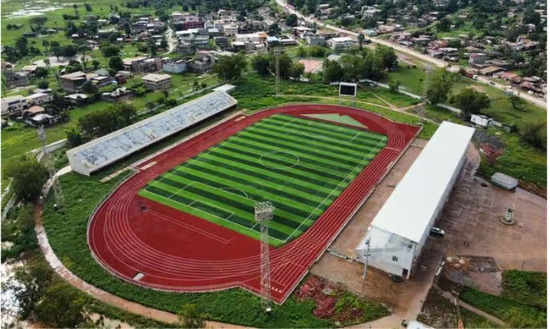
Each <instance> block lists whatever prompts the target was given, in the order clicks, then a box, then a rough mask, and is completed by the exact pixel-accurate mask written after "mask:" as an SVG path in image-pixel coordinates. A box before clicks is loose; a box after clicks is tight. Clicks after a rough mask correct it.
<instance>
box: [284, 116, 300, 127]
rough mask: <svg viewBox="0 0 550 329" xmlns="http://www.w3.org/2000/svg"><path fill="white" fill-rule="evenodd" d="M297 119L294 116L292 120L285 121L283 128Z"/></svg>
mask: <svg viewBox="0 0 550 329" xmlns="http://www.w3.org/2000/svg"><path fill="white" fill-rule="evenodd" d="M296 119H297V118H294V119H292V120H290V121H289V122H287V123H285V124H284V125H283V128H284V127H286V126H287V125H289V124H291V123H293V122H294V120H296Z"/></svg>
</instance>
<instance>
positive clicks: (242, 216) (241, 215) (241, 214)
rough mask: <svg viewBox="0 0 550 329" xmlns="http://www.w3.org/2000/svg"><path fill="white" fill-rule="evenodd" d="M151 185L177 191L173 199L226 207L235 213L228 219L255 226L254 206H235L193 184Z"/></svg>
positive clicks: (289, 231) (282, 228)
mask: <svg viewBox="0 0 550 329" xmlns="http://www.w3.org/2000/svg"><path fill="white" fill-rule="evenodd" d="M151 185H152V186H154V187H157V188H160V189H163V190H165V191H167V192H172V193H175V194H174V195H173V196H171V197H170V198H171V199H172V198H176V196H177V197H183V198H186V199H191V200H194V201H195V202H196V201H200V202H202V203H203V204H208V205H211V206H214V207H219V208H220V209H224V210H225V211H229V212H231V213H233V215H232V216H231V217H230V218H228V219H227V220H230V221H232V222H237V223H239V224H241V225H244V226H246V227H253V226H255V224H256V222H255V220H254V215H253V214H254V210H253V208H252V209H251V211H246V210H242V209H239V208H237V207H234V203H229V202H231V200H230V199H227V198H221V197H220V198H216V199H215V198H213V197H212V196H213V194H212V193H210V192H208V191H206V190H201V189H197V188H194V187H193V186H192V185H191V186H189V187H187V188H185V189H177V188H175V187H173V186H170V185H168V184H166V183H163V182H158V181H156V182H153V183H151ZM214 196H215V195H214ZM228 201H229V202H228ZM188 206H191V207H193V206H194V203H191V204H188ZM267 225H268V226H269V227H270V228H271V229H272V230H275V231H279V232H280V233H284V234H285V235H290V234H292V232H293V231H294V229H293V228H291V227H288V226H285V225H281V224H279V223H277V222H275V221H269V222H267Z"/></svg>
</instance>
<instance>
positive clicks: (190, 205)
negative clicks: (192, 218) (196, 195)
mask: <svg viewBox="0 0 550 329" xmlns="http://www.w3.org/2000/svg"><path fill="white" fill-rule="evenodd" d="M196 202H202V203H204V204H207V205H209V206H211V207H214V208H218V209H220V210H222V211H225V212H229V213H231V215H229V216H227V217H225V218H224V217H220V216H217V215H214V214H213V213H210V212H208V211H206V210H202V209H199V208H195V207H193V205H194V204H195V203H196ZM187 207H189V208H193V209H195V210H197V211H200V212H203V213H206V214H209V215H211V216H214V217H217V218H219V219H223V220H226V221H228V222H231V221H230V220H229V218H231V217H233V215H235V213H234V212H232V211H229V210H225V209H223V208H220V207H218V206H214V205H213V204H210V203H208V202H204V201H202V200H193V202H191V203H190V204H188V205H187ZM231 223H233V224H237V225H240V224H238V223H235V222H231ZM240 226H242V225H240Z"/></svg>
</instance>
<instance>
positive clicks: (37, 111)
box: [23, 105, 46, 117]
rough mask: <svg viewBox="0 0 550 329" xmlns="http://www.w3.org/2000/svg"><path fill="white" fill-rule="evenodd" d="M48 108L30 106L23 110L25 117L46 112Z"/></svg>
mask: <svg viewBox="0 0 550 329" xmlns="http://www.w3.org/2000/svg"><path fill="white" fill-rule="evenodd" d="M45 112H46V110H45V109H44V108H43V107H42V106H37V105H35V106H31V107H30V108H28V109H26V110H24V111H23V116H24V117H32V116H35V115H37V114H40V113H45Z"/></svg>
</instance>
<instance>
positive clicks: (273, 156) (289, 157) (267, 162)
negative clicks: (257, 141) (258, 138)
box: [259, 151, 300, 169]
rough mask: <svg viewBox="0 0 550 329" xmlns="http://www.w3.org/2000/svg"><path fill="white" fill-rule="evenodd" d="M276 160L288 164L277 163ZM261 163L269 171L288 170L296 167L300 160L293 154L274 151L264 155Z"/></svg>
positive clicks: (260, 159)
mask: <svg viewBox="0 0 550 329" xmlns="http://www.w3.org/2000/svg"><path fill="white" fill-rule="evenodd" d="M274 160H281V161H284V162H287V164H283V163H280V162H275V161H274ZM285 160H286V161H285ZM259 161H260V164H261V165H262V166H264V167H266V168H269V169H288V168H292V167H294V166H296V165H297V164H298V163H299V162H300V158H299V157H298V156H297V155H296V154H294V153H292V152H286V151H273V152H268V153H265V154H262V155H261V156H260V158H259Z"/></svg>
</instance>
